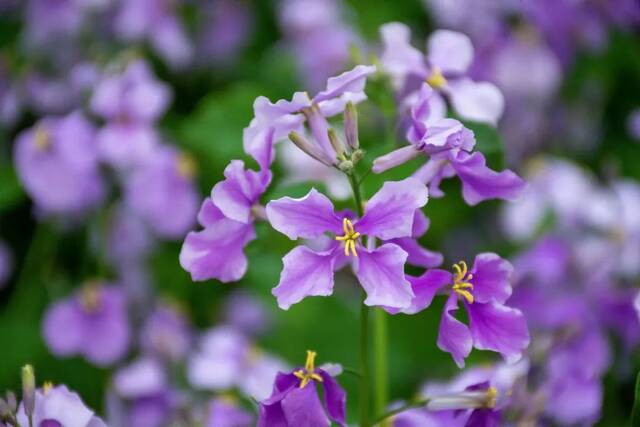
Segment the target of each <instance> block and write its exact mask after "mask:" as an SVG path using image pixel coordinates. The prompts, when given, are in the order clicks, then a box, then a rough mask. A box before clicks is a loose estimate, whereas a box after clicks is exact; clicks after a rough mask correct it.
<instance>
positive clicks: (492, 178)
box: [451, 151, 526, 206]
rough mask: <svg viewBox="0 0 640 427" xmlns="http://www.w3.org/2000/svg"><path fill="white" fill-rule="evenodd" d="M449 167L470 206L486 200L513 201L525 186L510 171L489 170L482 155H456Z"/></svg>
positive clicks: (478, 153)
mask: <svg viewBox="0 0 640 427" xmlns="http://www.w3.org/2000/svg"><path fill="white" fill-rule="evenodd" d="M451 166H452V167H453V168H454V169H455V171H456V174H457V175H458V177H459V178H460V180H461V181H462V196H463V197H464V200H465V201H466V202H467V203H468V204H469V205H471V206H474V205H476V204H478V203H480V202H481V201H483V200H487V199H505V200H514V199H515V198H516V197H518V196H519V195H520V193H521V191H522V190H523V189H524V188H525V186H526V184H525V182H524V181H523V180H522V178H520V177H519V176H518V175H516V174H515V173H514V172H512V171H510V170H508V169H507V170H504V171H502V172H496V171H493V170H491V169H489V168H488V167H487V165H486V161H485V158H484V156H483V155H482V153H480V152H477V151H476V152H474V153H473V154H471V155H468V154H467V153H458V155H457V156H455V157H453V158H452V159H451Z"/></svg>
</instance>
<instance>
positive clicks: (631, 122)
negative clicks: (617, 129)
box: [627, 108, 640, 141]
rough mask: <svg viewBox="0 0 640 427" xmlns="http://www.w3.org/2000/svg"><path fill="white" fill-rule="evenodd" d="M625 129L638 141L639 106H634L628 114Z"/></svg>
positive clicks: (639, 124)
mask: <svg viewBox="0 0 640 427" xmlns="http://www.w3.org/2000/svg"><path fill="white" fill-rule="evenodd" d="M627 129H628V131H629V135H631V137H632V138H633V139H634V140H635V141H640V108H636V109H635V110H633V111H632V112H631V114H629V117H628V118H627Z"/></svg>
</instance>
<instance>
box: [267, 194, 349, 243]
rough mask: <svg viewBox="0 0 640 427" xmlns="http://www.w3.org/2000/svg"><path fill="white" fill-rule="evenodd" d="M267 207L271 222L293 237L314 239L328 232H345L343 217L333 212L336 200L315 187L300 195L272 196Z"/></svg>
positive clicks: (276, 227) (273, 225) (281, 231)
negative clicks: (273, 198) (295, 196)
mask: <svg viewBox="0 0 640 427" xmlns="http://www.w3.org/2000/svg"><path fill="white" fill-rule="evenodd" d="M266 211H267V218H268V219H269V222H270V223H271V226H272V227H273V228H275V229H276V230H278V231H279V232H280V233H282V234H285V235H286V236H287V237H289V238H290V239H291V240H295V239H299V238H303V239H313V238H316V237H319V236H321V235H322V234H323V233H325V232H331V233H335V234H337V235H339V234H342V221H341V219H340V218H338V217H337V216H336V214H335V213H334V211H333V204H332V203H331V201H330V200H329V199H328V198H327V197H326V196H324V195H323V194H321V193H319V192H318V191H317V190H316V189H315V188H312V189H311V191H309V193H308V194H307V195H306V196H304V197H302V198H300V199H293V198H291V197H283V198H281V199H278V200H272V201H271V202H269V203H268V204H267V208H266Z"/></svg>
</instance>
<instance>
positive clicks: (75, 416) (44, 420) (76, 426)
mask: <svg viewBox="0 0 640 427" xmlns="http://www.w3.org/2000/svg"><path fill="white" fill-rule="evenodd" d="M35 403H36V404H35V410H34V412H33V425H34V426H38V427H56V426H64V427H67V426H68V427H107V425H106V424H105V423H104V421H102V420H101V419H100V418H98V417H97V416H96V415H95V413H94V412H93V411H92V410H91V409H89V408H87V406H86V405H85V404H84V402H82V399H80V396H78V395H77V394H76V393H74V392H72V391H70V390H69V389H68V388H67V387H66V386H64V385H59V386H55V387H53V386H51V385H48V384H45V386H44V387H43V388H42V389H41V390H36V401H35ZM16 418H17V420H18V423H19V424H20V425H21V426H28V425H31V424H30V423H29V419H28V418H27V414H26V413H25V409H24V404H23V403H21V404H20V407H19V408H18V413H17V417H16Z"/></svg>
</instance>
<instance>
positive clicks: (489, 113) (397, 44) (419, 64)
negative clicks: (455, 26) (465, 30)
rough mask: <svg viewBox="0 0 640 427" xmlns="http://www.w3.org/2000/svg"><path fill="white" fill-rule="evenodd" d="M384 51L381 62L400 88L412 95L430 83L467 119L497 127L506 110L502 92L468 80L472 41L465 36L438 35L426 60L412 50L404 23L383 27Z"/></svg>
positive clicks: (439, 32)
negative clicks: (418, 83) (422, 85)
mask: <svg viewBox="0 0 640 427" xmlns="http://www.w3.org/2000/svg"><path fill="white" fill-rule="evenodd" d="M380 33H381V35H382V40H383V45H384V50H383V53H382V55H381V57H380V62H381V64H382V68H383V70H384V71H386V72H387V73H389V74H390V75H391V77H392V78H393V80H394V83H395V86H396V88H397V89H398V90H399V91H401V92H402V93H405V94H408V93H410V92H411V91H412V90H413V89H418V88H419V86H416V87H412V86H415V83H416V82H417V81H423V82H426V83H428V84H429V85H430V86H431V87H432V88H434V89H436V90H437V91H438V94H442V95H444V96H446V97H447V98H448V99H449V100H450V102H451V104H452V105H453V108H454V109H455V111H456V112H457V113H458V114H459V115H460V116H461V117H462V118H464V119H467V120H472V121H478V122H486V123H489V124H493V125H495V124H496V123H497V122H498V120H499V119H500V117H501V116H502V111H503V109H504V98H503V96H502V93H501V92H500V90H499V89H498V88H497V87H496V86H495V85H493V84H492V83H488V82H475V81H473V80H471V79H470V78H468V77H467V76H466V73H467V70H468V68H469V66H470V65H471V62H472V60H473V45H472V44H471V40H470V39H469V38H468V37H467V36H466V35H464V34H462V33H457V32H454V31H449V30H438V31H435V32H434V33H433V34H432V35H431V36H430V37H429V40H428V41H427V44H428V49H427V51H428V53H427V55H426V57H425V56H424V55H423V54H422V53H421V52H420V51H419V50H417V49H416V48H414V47H413V46H411V43H410V37H411V33H410V30H409V28H408V27H407V26H406V25H404V24H401V23H397V22H394V23H389V24H385V25H383V26H382V27H381V29H380Z"/></svg>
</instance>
